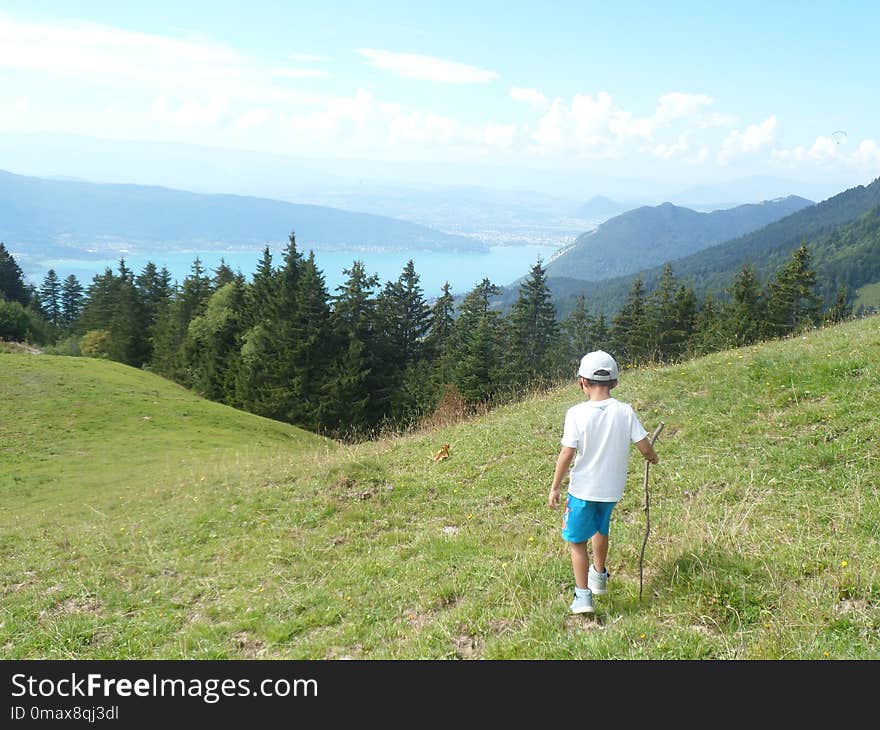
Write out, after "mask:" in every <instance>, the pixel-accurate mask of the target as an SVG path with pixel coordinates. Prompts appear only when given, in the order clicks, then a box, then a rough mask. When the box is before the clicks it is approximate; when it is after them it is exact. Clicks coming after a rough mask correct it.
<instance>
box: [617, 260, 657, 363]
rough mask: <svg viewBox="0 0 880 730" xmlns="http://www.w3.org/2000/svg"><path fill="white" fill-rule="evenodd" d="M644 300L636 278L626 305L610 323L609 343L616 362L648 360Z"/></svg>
mask: <svg viewBox="0 0 880 730" xmlns="http://www.w3.org/2000/svg"><path fill="white" fill-rule="evenodd" d="M645 299H646V297H645V286H644V282H643V281H642V278H641V277H638V276H637V277H636V278H635V279H634V280H633V283H632V288H631V289H630V291H629V294H628V295H627V299H626V303H625V304H624V305H623V306H622V307H621V308H620V309H619V310H618V312H617V314H616V315H615V316H614V318H613V319H612V321H611V332H610V337H611V343H612V347H613V348H614V350H615V351H616V353H617V358H618V361H623V362H624V363H628V364H638V363H641V362H645V361H647V360H648V358H649V355H650V347H651V342H650V339H649V333H648V322H647V307H646V301H645Z"/></svg>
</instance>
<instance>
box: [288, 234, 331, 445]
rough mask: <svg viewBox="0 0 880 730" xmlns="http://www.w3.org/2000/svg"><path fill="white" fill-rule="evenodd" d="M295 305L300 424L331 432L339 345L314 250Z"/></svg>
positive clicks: (293, 356)
mask: <svg viewBox="0 0 880 730" xmlns="http://www.w3.org/2000/svg"><path fill="white" fill-rule="evenodd" d="M296 306H297V309H296V313H295V314H294V317H293V322H292V325H293V326H294V327H295V333H294V337H293V341H294V342H295V348H294V349H293V351H292V352H291V354H290V357H291V361H292V366H293V369H294V371H295V372H296V375H297V377H298V379H299V382H300V397H301V403H300V405H299V409H298V416H297V417H298V421H299V423H300V424H301V425H302V426H303V427H305V428H307V429H309V430H311V431H316V432H329V431H330V430H331V429H332V428H333V427H334V425H335V424H334V423H333V422H332V420H331V419H332V417H333V416H332V407H331V408H329V409H328V403H327V400H326V398H327V392H326V391H327V383H328V380H329V373H330V370H331V367H332V364H333V362H334V360H335V359H336V357H337V354H338V350H337V347H338V343H337V341H336V339H335V338H334V335H333V331H332V327H331V321H330V314H331V313H330V296H329V293H328V291H327V285H326V283H325V280H324V274H323V273H322V272H321V270H320V269H318V267H317V264H316V263H315V254H314V252H313V251H309V255H308V258H306V259H305V260H304V261H303V263H302V266H301V269H300V275H299V286H298V293H297V304H296Z"/></svg>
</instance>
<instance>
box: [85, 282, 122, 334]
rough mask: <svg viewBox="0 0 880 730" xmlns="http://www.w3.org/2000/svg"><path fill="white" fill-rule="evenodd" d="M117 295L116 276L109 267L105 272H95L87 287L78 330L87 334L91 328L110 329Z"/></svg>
mask: <svg viewBox="0 0 880 730" xmlns="http://www.w3.org/2000/svg"><path fill="white" fill-rule="evenodd" d="M115 296H116V277H115V276H114V274H113V271H112V270H111V269H110V268H109V267H108V268H105V269H104V271H103V273H101V274H95V275H94V276H93V277H92V281H91V283H90V284H89V285H88V287H86V295H85V301H84V303H83V307H82V313H81V315H80V317H79V319H78V320H77V323H76V330H77V331H78V333H79V334H85V333H86V332H88V331H89V330H109V329H110V318H111V317H112V316H113V307H114V306H115Z"/></svg>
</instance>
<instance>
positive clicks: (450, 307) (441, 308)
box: [425, 281, 455, 386]
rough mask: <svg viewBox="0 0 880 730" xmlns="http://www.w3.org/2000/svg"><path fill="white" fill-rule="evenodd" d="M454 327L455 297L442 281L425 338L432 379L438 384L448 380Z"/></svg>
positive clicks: (447, 283)
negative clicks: (431, 366) (431, 367)
mask: <svg viewBox="0 0 880 730" xmlns="http://www.w3.org/2000/svg"><path fill="white" fill-rule="evenodd" d="M454 328H455V298H454V297H453V296H452V291H451V290H450V287H449V282H448V281H447V282H444V283H443V287H442V288H441V290H440V296H439V297H437V299H436V300H435V301H434V304H433V306H432V307H431V329H430V331H429V332H428V336H427V337H426V338H425V348H426V350H427V356H428V359H429V360H430V361H431V362H432V363H433V379H434V381H435V383H437V385H438V386H443V385H444V384H446V383H449V382H450V377H451V376H450V372H451V370H450V356H451V352H452V337H453V332H454Z"/></svg>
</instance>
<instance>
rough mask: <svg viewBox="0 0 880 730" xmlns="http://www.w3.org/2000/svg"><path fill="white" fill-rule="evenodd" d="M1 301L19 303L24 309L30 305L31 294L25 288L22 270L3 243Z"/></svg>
mask: <svg viewBox="0 0 880 730" xmlns="http://www.w3.org/2000/svg"><path fill="white" fill-rule="evenodd" d="M0 299H7V300H9V301H11V302H18V303H19V304H21V305H22V306H23V307H26V306H27V305H28V304H29V303H30V294H29V293H28V289H27V287H26V286H25V282H24V275H23V274H22V271H21V268H20V267H19V265H18V264H17V263H16V261H15V257H14V256H13V255H12V254H11V253H9V251H7V250H6V246H4V245H3V243H2V242H0Z"/></svg>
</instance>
